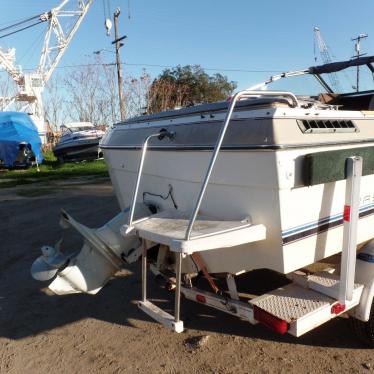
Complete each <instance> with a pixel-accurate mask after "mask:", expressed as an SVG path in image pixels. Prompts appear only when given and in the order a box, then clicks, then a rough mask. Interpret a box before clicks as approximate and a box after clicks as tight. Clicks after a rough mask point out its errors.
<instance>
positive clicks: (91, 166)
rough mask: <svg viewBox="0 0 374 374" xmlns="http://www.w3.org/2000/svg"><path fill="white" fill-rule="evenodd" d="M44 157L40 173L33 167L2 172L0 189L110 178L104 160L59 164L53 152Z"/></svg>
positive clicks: (46, 153)
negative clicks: (52, 182) (80, 179)
mask: <svg viewBox="0 0 374 374" xmlns="http://www.w3.org/2000/svg"><path fill="white" fill-rule="evenodd" d="M44 157H45V161H44V163H43V164H42V165H40V166H39V169H40V171H38V170H37V168H36V167H32V168H29V169H23V170H22V169H21V170H6V171H3V172H1V173H0V188H9V187H15V186H18V185H22V184H32V183H38V182H48V181H53V180H66V179H70V178H79V177H97V178H104V177H108V176H109V175H108V171H107V168H106V165H105V162H104V160H97V161H87V162H79V163H76V162H66V163H64V164H59V163H58V161H57V160H56V158H55V157H54V155H53V153H52V152H51V151H47V152H45V154H44Z"/></svg>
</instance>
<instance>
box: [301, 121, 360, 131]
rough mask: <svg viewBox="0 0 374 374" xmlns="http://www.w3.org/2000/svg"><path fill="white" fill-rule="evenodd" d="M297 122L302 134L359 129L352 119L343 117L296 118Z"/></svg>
mask: <svg viewBox="0 0 374 374" xmlns="http://www.w3.org/2000/svg"><path fill="white" fill-rule="evenodd" d="M297 124H298V125H299V128H300V130H301V131H302V132H303V133H304V134H320V133H327V132H329V133H336V132H358V131H359V129H358V127H357V126H356V124H355V123H354V122H353V121H351V120H343V119H303V120H297Z"/></svg>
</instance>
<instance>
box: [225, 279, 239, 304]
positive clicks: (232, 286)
mask: <svg viewBox="0 0 374 374" xmlns="http://www.w3.org/2000/svg"><path fill="white" fill-rule="evenodd" d="M226 283H227V287H228V289H229V293H230V297H231V298H232V299H233V300H239V294H238V290H237V288H236V282H235V278H234V276H233V275H232V274H227V275H226Z"/></svg>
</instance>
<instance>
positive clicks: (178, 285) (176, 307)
mask: <svg viewBox="0 0 374 374" xmlns="http://www.w3.org/2000/svg"><path fill="white" fill-rule="evenodd" d="M176 260H177V261H176V264H175V267H176V268H175V280H176V288H175V305H174V321H175V322H176V323H178V322H179V321H180V309H181V282H182V253H176Z"/></svg>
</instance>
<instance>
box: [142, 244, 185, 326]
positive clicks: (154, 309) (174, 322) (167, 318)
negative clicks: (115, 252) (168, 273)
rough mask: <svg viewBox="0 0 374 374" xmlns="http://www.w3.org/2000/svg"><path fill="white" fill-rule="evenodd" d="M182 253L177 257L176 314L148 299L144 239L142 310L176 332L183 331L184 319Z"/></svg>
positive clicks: (145, 245)
mask: <svg viewBox="0 0 374 374" xmlns="http://www.w3.org/2000/svg"><path fill="white" fill-rule="evenodd" d="M182 256H183V254H182V253H178V254H177V257H176V269H175V273H176V289H175V309H174V316H172V315H171V314H169V313H167V312H165V311H164V310H162V309H161V308H159V307H158V306H157V305H155V304H153V303H152V302H150V301H149V300H147V243H146V241H145V239H143V256H142V300H141V301H139V302H138V306H139V308H140V309H141V310H143V311H144V312H145V313H147V314H148V315H149V316H150V317H152V318H153V319H154V320H156V321H158V322H160V323H162V324H163V325H164V326H165V327H167V328H168V329H170V330H173V331H175V332H183V329H184V327H183V321H181V319H180V300H181V282H182Z"/></svg>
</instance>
